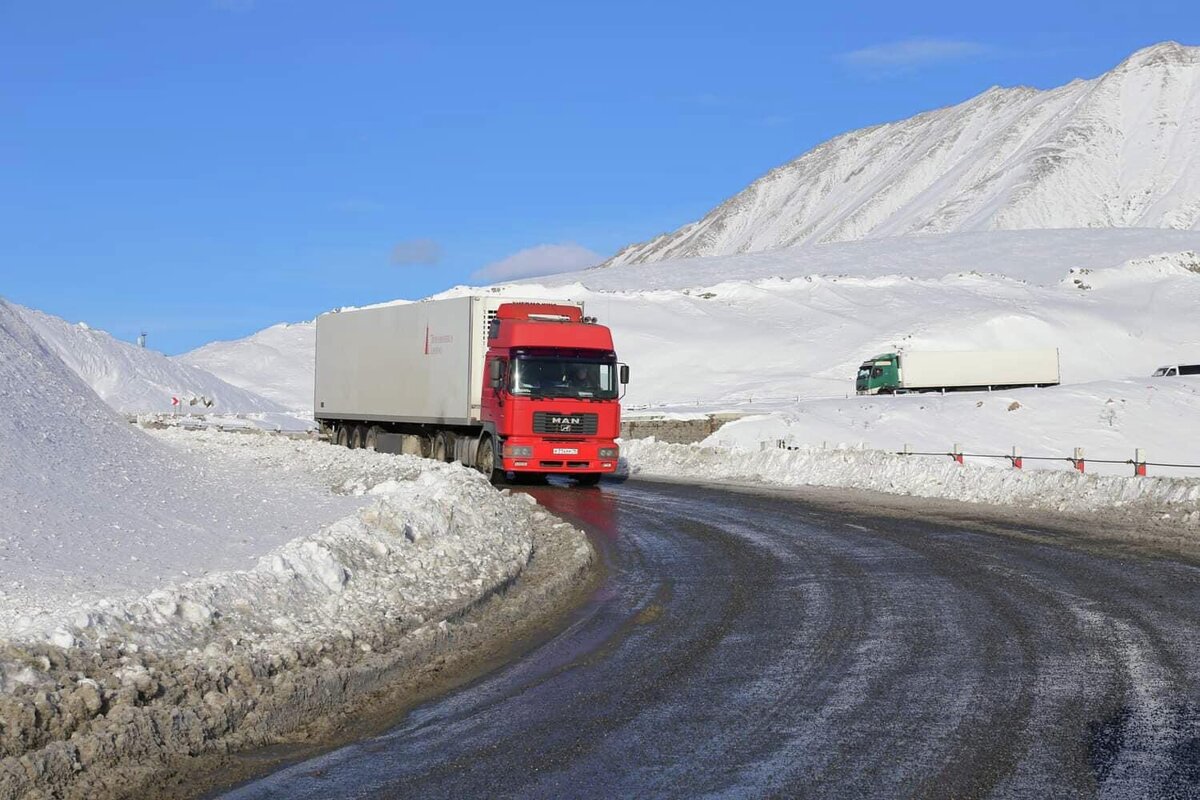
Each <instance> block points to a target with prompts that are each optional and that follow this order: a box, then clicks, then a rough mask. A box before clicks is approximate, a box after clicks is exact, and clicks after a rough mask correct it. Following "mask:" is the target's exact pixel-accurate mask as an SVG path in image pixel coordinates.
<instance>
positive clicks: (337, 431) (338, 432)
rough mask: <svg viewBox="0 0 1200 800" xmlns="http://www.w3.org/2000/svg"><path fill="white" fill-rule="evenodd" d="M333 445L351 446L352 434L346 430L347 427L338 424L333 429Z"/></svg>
mask: <svg viewBox="0 0 1200 800" xmlns="http://www.w3.org/2000/svg"><path fill="white" fill-rule="evenodd" d="M333 443H334V444H336V445H338V446H339V447H349V446H350V432H349V431H348V430H346V426H345V425H342V424H340V423H339V424H338V425H336V426H334V429H333Z"/></svg>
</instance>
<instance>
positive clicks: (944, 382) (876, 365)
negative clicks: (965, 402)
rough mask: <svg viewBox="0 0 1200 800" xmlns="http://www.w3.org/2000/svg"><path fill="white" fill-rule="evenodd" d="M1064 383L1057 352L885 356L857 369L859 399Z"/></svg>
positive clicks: (977, 352)
mask: <svg viewBox="0 0 1200 800" xmlns="http://www.w3.org/2000/svg"><path fill="white" fill-rule="evenodd" d="M1060 382H1061V378H1060V374H1059V358H1058V350H1057V349H1053V348H1050V349H1041V350H944V351H919V350H916V351H901V352H899V353H884V354H883V355H878V356H875V357H874V358H871V359H869V360H867V361H865V362H864V363H863V364H862V365H861V366H860V367H859V368H858V375H857V377H856V379H855V389H856V390H857V392H858V393H859V394H890V393H893V392H930V391H964V390H971V389H1001V388H1016V387H1021V386H1056V385H1058V384H1059V383H1060Z"/></svg>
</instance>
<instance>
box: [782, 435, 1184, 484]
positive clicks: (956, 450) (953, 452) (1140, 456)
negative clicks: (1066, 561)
mask: <svg viewBox="0 0 1200 800" xmlns="http://www.w3.org/2000/svg"><path fill="white" fill-rule="evenodd" d="M775 446H776V447H778V448H779V449H781V450H799V449H801V448H800V447H797V446H795V445H789V444H788V443H787V442H786V441H785V440H783V439H777V440H776V442H775ZM888 452H892V453H894V454H895V455H898V456H934V457H940V458H946V457H949V458H950V459H952V460H953V461H954V463H956V464H959V465H960V466H961V465H963V464H965V463H966V459H968V458H1002V459H1007V460H1008V462H1009V464H1011V465H1012V468H1013V469H1024V467H1025V462H1026V461H1061V462H1066V463H1068V464H1070V465H1071V468H1072V469H1075V470H1078V471H1079V472H1086V471H1087V465H1088V464H1089V463H1092V464H1128V465H1130V466H1132V467H1133V474H1134V477H1138V478H1145V477H1146V476H1147V474H1148V472H1147V469H1146V468H1147V467H1167V468H1170V469H1200V464H1171V463H1168V462H1165V461H1147V460H1146V451H1145V450H1143V449H1142V448H1140V447H1138V448H1136V449H1135V450H1134V451H1133V458H1125V459H1116V458H1087V457H1085V455H1084V451H1083V448H1082V447H1076V448H1075V451H1074V452H1073V453H1072V454H1071V455H1069V456H1027V455H1024V454H1023V453H1022V452H1021V448H1019V447H1013V449H1012V452H1011V453H966V452H963V449H962V445H960V444H955V445H953V446H952V447H951V448H950V450H949V452H938V451H926V450H913V449H911V448H910V447H909V446H908V445H907V444H906V445H904V449H903V450H894V451H888Z"/></svg>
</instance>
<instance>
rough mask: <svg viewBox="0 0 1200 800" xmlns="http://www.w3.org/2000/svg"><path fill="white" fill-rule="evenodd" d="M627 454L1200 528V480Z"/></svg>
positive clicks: (662, 447)
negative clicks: (1113, 514) (1131, 516)
mask: <svg viewBox="0 0 1200 800" xmlns="http://www.w3.org/2000/svg"><path fill="white" fill-rule="evenodd" d="M621 451H622V457H623V459H624V463H625V468H626V470H627V471H628V472H629V473H630V474H632V475H644V476H646V477H666V478H674V479H691V480H702V481H734V482H748V483H765V484H774V485H778V486H827V487H834V488H847V489H868V490H872V491H877V492H886V493H889V494H899V495H910V496H913V497H928V498H937V499H942V500H960V501H964V502H970V503H989V504H995V505H1013V506H1019V507H1022V508H1038V509H1046V510H1053V511H1062V512H1069V513H1082V512H1098V511H1114V510H1119V511H1127V512H1131V513H1132V514H1136V515H1138V516H1140V517H1145V516H1147V515H1151V514H1153V515H1159V516H1161V518H1163V519H1170V520H1176V521H1178V522H1180V523H1184V524H1187V525H1200V479H1187V478H1154V477H1148V478H1135V477H1119V476H1110V475H1087V474H1084V475H1081V474H1079V473H1078V472H1075V471H1058V472H1052V471H1026V470H1002V469H992V468H988V467H980V466H974V465H970V464H968V465H965V466H959V465H958V464H955V463H954V462H953V461H952V460H951V459H949V458H939V459H934V458H925V457H919V456H901V455H895V454H892V453H887V452H883V451H879V450H856V449H851V448H844V447H843V448H835V449H823V448H820V447H803V448H801V449H799V450H784V449H779V448H775V447H769V448H762V449H753V450H751V449H735V448H726V447H714V446H710V445H703V444H696V445H681V444H666V443H664V442H657V441H654V440H653V439H637V440H633V441H627V442H624V443H622V445H621Z"/></svg>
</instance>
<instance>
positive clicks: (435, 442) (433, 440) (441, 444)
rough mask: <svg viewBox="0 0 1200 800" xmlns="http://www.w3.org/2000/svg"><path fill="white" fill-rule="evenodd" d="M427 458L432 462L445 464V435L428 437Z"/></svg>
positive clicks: (437, 434)
mask: <svg viewBox="0 0 1200 800" xmlns="http://www.w3.org/2000/svg"><path fill="white" fill-rule="evenodd" d="M429 457H430V458H431V459H432V460H434V461H439V462H442V463H445V462H446V461H447V460H448V459H447V458H446V434H445V433H434V434H430V436H429Z"/></svg>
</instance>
